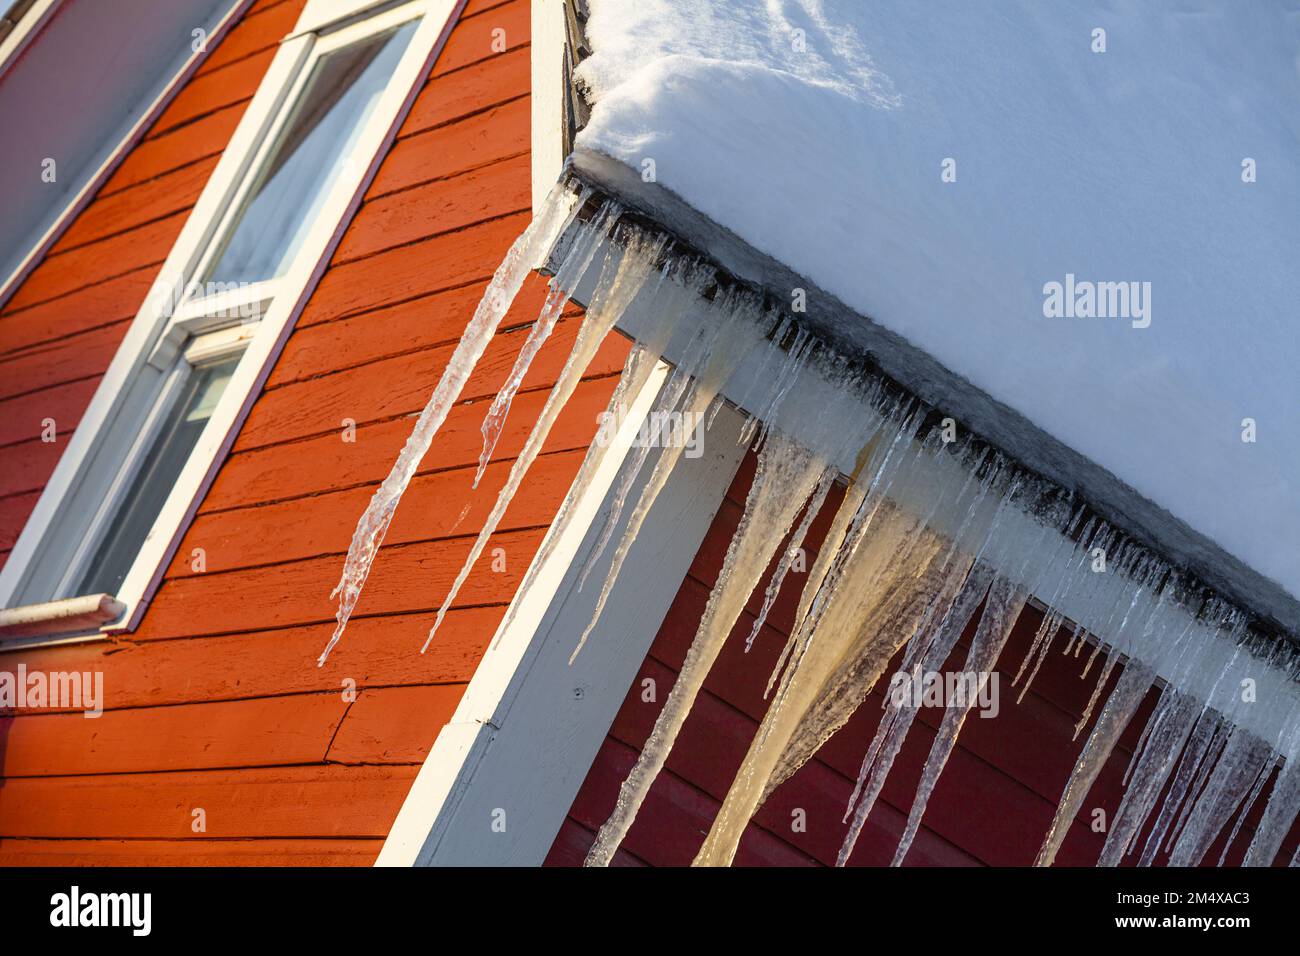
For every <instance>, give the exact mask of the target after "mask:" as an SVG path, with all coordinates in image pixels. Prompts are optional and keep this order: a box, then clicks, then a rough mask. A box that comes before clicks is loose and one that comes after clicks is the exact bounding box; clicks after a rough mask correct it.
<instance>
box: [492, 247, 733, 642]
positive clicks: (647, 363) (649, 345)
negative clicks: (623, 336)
mask: <svg viewBox="0 0 1300 956" xmlns="http://www.w3.org/2000/svg"><path fill="white" fill-rule="evenodd" d="M667 269H668V267H667V266H665V271H666V270H667ZM710 275H711V273H708V272H707V271H706V270H703V269H702V268H699V267H697V266H695V265H693V264H687V265H686V266H684V267H683V268H681V269H680V270H679V271H678V275H677V278H678V279H679V280H680V281H679V282H672V283H669V285H668V294H667V298H668V302H667V303H666V304H665V309H664V314H665V315H666V316H668V317H669V318H670V319H671V317H673V316H675V315H676V313H677V311H678V310H679V308H681V307H684V303H685V302H686V301H687V300H688V299H689V298H692V297H697V296H698V295H699V293H700V291H701V289H702V288H703V285H704V283H705V282H706V280H707V279H708V278H709V277H710ZM671 328H672V323H671V321H663V322H659V323H657V324H655V325H653V326H651V329H650V332H649V333H648V334H646V335H644V336H643V338H642V339H641V340H640V341H638V342H637V343H636V344H635V345H633V346H632V350H631V351H630V352H629V353H628V356H627V360H626V361H625V362H624V364H623V372H622V374H621V375H620V376H619V380H618V385H616V386H615V388H614V394H613V395H611V396H610V399H609V404H608V405H607V406H606V410H605V414H606V416H607V419H606V420H607V421H608V422H609V423H610V431H611V432H617V431H618V429H619V428H620V427H621V426H622V424H623V422H624V420H625V419H626V417H627V414H628V408H629V403H630V402H631V401H632V400H633V399H634V398H635V397H636V396H637V395H638V394H640V392H641V389H642V388H644V387H645V384H646V382H648V381H649V379H650V374H651V373H652V372H653V371H654V369H655V367H656V364H657V362H658V359H659V356H660V355H661V354H662V353H663V349H664V344H665V343H666V342H667V340H668V336H669V333H670V331H671ZM606 451H607V449H606V448H605V446H604V444H603V443H601V442H599V441H593V442H592V443H591V444H590V445H589V446H588V448H587V453H586V455H584V456H583V459H582V465H581V466H580V467H579V469H578V474H577V476H576V477H575V478H574V480H573V484H572V486H571V487H570V489H569V493H568V494H567V495H565V498H564V501H563V502H562V503H561V505H560V510H559V512H558V513H557V514H556V516H555V519H554V520H553V521H552V522H551V530H550V532H548V533H547V535H546V537H545V538H544V539H543V540H542V544H541V547H540V548H539V549H538V552H537V555H536V556H535V557H534V558H533V562H532V564H530V565H529V566H528V572H527V574H526V575H525V577H524V581H523V583H522V584H521V585H520V587H519V591H518V593H520V594H524V593H527V591H528V589H529V588H530V587H531V586H532V585H533V583H534V582H535V581H536V579H537V576H538V575H539V574H540V573H541V569H542V568H543V567H544V566H545V564H546V561H547V559H549V558H550V556H551V554H552V552H553V551H554V548H555V544H556V542H558V541H559V540H560V539H561V537H562V536H563V533H564V530H565V529H566V528H567V527H568V525H569V522H570V521H571V520H572V515H573V508H574V505H575V503H576V502H577V501H579V500H580V499H581V498H582V495H583V494H584V493H585V491H586V490H587V488H588V486H589V485H590V484H591V481H592V479H593V477H594V476H595V474H596V471H597V469H598V468H599V466H600V464H601V462H602V461H603V460H604V456H605V453H606ZM517 607H518V605H517V604H516V603H513V602H512V603H511V605H510V607H509V609H508V610H507V611H506V617H505V621H504V622H503V623H502V625H501V627H500V628H499V629H498V632H497V633H498V635H500V634H503V633H505V631H506V629H507V628H508V627H509V626H510V624H511V622H513V621H514V618H515V614H516V608H517Z"/></svg>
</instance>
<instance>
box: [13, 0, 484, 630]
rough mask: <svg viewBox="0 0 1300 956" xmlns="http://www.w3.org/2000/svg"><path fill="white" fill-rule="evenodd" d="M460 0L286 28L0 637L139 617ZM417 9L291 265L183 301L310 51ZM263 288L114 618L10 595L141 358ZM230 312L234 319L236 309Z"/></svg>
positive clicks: (126, 624)
mask: <svg viewBox="0 0 1300 956" xmlns="http://www.w3.org/2000/svg"><path fill="white" fill-rule="evenodd" d="M463 5H464V0H389V2H376V0H308V3H307V5H306V7H305V8H304V9H303V12H302V14H301V15H300V17H299V20H298V22H297V24H296V25H295V27H294V29H293V31H292V32H291V33H290V34H289V35H288V36H287V37H285V38H284V40H282V41H281V43H280V48H279V51H278V52H277V53H276V56H275V58H274V59H273V60H272V62H271V64H270V66H269V68H268V70H267V73H266V75H265V76H264V77H263V79H262V82H261V84H260V86H259V87H258V90H257V93H256V94H255V95H254V97H253V100H252V102H251V103H250V104H249V107H248V110H247V111H246V112H245V114H244V116H243V118H242V119H241V121H240V123H239V126H238V128H237V129H236V130H235V133H234V135H233V136H232V137H231V140H230V143H229V144H228V145H227V147H226V150H225V152H224V153H223V154H222V157H221V160H220V162H219V163H218V165H217V168H216V169H215V171H214V172H213V174H212V178H211V179H210V180H209V182H208V184H207V186H206V187H205V188H204V190H203V193H202V194H201V196H200V197H199V200H198V202H197V203H196V204H195V206H194V209H193V210H192V211H191V213H190V216H189V218H188V220H187V221H186V223H185V226H184V228H183V229H182V231H181V234H180V236H179V237H178V238H177V240H176V243H175V244H174V246H173V247H172V250H171V253H170V254H169V255H168V257H167V260H166V262H165V263H164V265H163V267H162V270H161V272H160V273H159V276H158V279H157V281H156V282H155V284H154V288H153V291H152V292H151V294H150V295H149V296H148V297H147V298H146V300H145V303H144V305H143V306H142V307H141V309H140V311H139V313H138V314H137V315H136V317H135V320H134V321H133V323H132V325H131V328H130V330H129V331H128V332H127V334H126V337H125V339H124V340H123V342H122V345H121V346H120V347H119V348H118V351H117V354H116V355H115V356H114V358H113V361H112V364H111V365H110V366H109V368H108V371H107V373H106V374H105V376H104V378H103V380H102V381H101V383H100V385H99V388H98V389H97V390H96V392H95V395H94V398H93V399H92V400H91V403H90V406H89V407H88V408H87V410H86V413H85V414H84V415H83V417H82V419H81V422H80V424H79V425H78V427H77V429H76V430H75V432H74V433H73V436H72V438H71V440H70V441H69V443H68V447H67V449H66V450H65V451H64V453H63V456H62V457H61V458H60V460H59V463H58V465H57V467H56V468H55V470H54V472H53V474H52V475H51V477H50V480H49V482H48V483H47V484H46V486H45V489H44V491H43V492H42V494H41V497H40V499H39V500H38V501H37V504H36V507H35V509H34V511H33V512H32V515H31V517H30V518H29V519H28V521H27V524H26V526H25V527H24V528H23V531H22V534H21V535H20V536H19V538H18V541H17V542H16V543H15V545H14V548H13V551H12V552H11V554H10V557H9V560H8V562H7V563H6V564H5V566H4V568H3V569H0V607H4V608H6V609H7V610H4V611H0V647H2V646H8V645H12V644H14V643H21V644H24V645H26V644H30V643H41V644H44V643H62V642H64V641H67V640H85V639H88V638H92V639H93V638H95V637H99V636H102V635H104V634H107V633H117V632H123V631H130V630H133V629H134V628H135V627H136V626H138V624H139V621H140V618H141V616H142V615H143V613H144V611H145V609H146V607H147V606H148V603H149V600H150V598H151V597H152V595H153V593H154V591H155V590H156V589H157V586H158V584H159V583H160V581H161V578H162V575H163V573H164V571H165V570H166V568H167V566H168V564H169V562H170V560H171V558H172V555H173V554H174V552H175V550H176V547H177V545H178V544H179V542H180V538H181V536H182V534H183V533H184V530H185V528H186V527H187V526H188V524H189V519H190V518H191V517H192V515H193V513H194V511H195V510H196V509H197V507H198V503H199V501H201V499H202V496H203V494H204V493H205V492H206V490H207V487H208V485H209V484H210V483H211V481H212V479H213V478H214V477H215V474H216V470H217V468H218V467H219V463H220V461H221V459H222V457H223V454H224V452H225V451H226V450H227V449H228V448H229V446H230V444H231V443H232V442H233V440H234V437H235V435H236V433H237V431H238V428H239V425H240V424H241V423H242V422H243V419H244V418H245V417H246V415H247V414H248V411H249V409H250V408H251V406H252V403H253V401H254V400H255V399H256V397H257V394H258V393H259V392H260V388H261V385H262V383H263V382H264V381H265V380H266V377H267V376H268V375H269V374H270V370H271V368H272V366H273V365H274V362H275V359H276V357H277V356H278V355H279V352H280V350H281V349H282V348H283V345H284V342H285V340H286V339H287V337H288V335H289V332H290V331H291V330H292V327H293V323H294V321H295V320H296V318H297V316H298V314H299V313H300V312H301V310H302V308H303V306H304V305H305V304H306V300H307V298H308V297H309V296H310V293H311V291H312V289H313V288H314V287H315V285H316V282H317V280H318V279H319V278H320V275H321V274H322V273H323V271H324V269H325V266H326V264H327V262H328V260H329V257H330V255H331V254H332V253H333V250H334V249H335V247H336V246H337V245H338V242H339V240H340V239H341V238H342V235H343V232H344V229H345V227H346V223H347V222H348V221H349V220H350V218H351V214H352V213H353V212H354V211H355V210H356V208H357V206H359V205H360V202H361V198H362V196H363V195H364V193H365V191H366V189H367V188H368V187H369V184H370V182H371V180H372V179H373V178H374V174H375V172H376V170H377V169H378V167H379V164H380V162H381V161H382V159H383V157H384V155H385V154H386V152H387V147H388V146H389V145H390V144H391V143H392V140H393V138H394V137H395V136H396V133H397V130H398V127H399V126H400V125H401V122H402V120H403V119H404V118H405V116H406V114H407V112H409V110H410V107H411V104H412V103H413V102H414V99H415V97H416V95H417V94H418V92H419V89H420V87H421V86H422V81H423V80H424V78H425V77H427V75H428V73H429V70H430V69H431V68H432V66H433V62H434V60H435V59H436V58H437V56H438V53H439V52H440V51H441V49H442V46H443V44H444V43H445V42H446V38H447V36H448V34H449V33H450V31H451V28H452V26H453V24H454V23H455V20H456V18H457V17H458V15H459V13H460V10H461V8H462V7H463ZM416 17H420V18H421V22H420V24H419V26H418V27H417V28H416V30H415V33H414V34H413V35H412V37H411V39H410V41H409V43H408V46H407V48H406V50H405V52H404V53H403V56H402V58H401V60H400V61H399V62H398V64H397V67H396V68H395V70H394V71H393V74H392V77H391V79H390V80H389V83H388V85H387V88H386V89H385V91H384V92H383V94H382V95H381V97H380V99H379V102H378V103H377V104H376V106H375V108H374V110H373V112H372V114H371V116H370V117H369V118H368V119H367V121H366V123H365V125H364V126H363V127H362V129H361V132H360V134H359V135H358V137H357V140H356V145H355V146H354V148H353V151H352V155H351V156H350V157H349V158H348V160H347V161H345V163H344V166H343V170H342V172H341V174H340V175H339V177H338V179H337V181H336V182H335V183H334V185H333V186H332V187H331V189H330V190H329V192H328V193H327V195H326V198H325V200H324V202H323V203H322V205H321V209H320V212H319V214H318V215H317V216H316V217H315V220H314V225H313V226H312V228H311V229H310V231H309V232H308V234H307V236H306V238H305V240H304V242H303V244H302V247H301V248H300V249H299V251H298V253H297V254H296V256H295V257H294V259H293V260H292V263H291V264H290V265H289V267H288V268H287V270H286V271H285V272H284V274H283V275H282V276H280V277H278V278H277V279H274V280H271V281H270V282H269V283H258V284H256V286H253V287H251V288H249V289H247V290H237V291H235V292H232V293H226V294H224V295H223V296H217V297H211V298H209V299H207V300H205V301H203V302H202V303H198V302H187V301H185V300H184V299H183V298H181V297H179V296H176V295H173V292H172V290H183V289H185V287H186V283H187V282H190V281H191V280H192V279H195V278H197V277H198V275H199V274H200V273H199V272H198V270H199V268H200V267H201V266H203V265H204V261H203V260H204V258H205V257H206V256H207V255H208V252H209V249H210V247H211V246H212V244H213V243H212V240H213V237H214V236H215V235H217V234H218V230H219V229H221V228H223V227H224V226H225V225H226V224H227V220H228V218H229V215H230V213H231V210H232V209H236V208H238V206H237V204H238V202H239V200H240V199H241V198H242V195H243V192H244V191H245V190H246V189H247V188H248V185H249V183H251V182H252V181H253V179H254V176H253V175H252V174H251V171H252V170H254V169H256V163H257V162H258V161H260V160H261V158H262V157H263V155H264V153H265V151H266V149H268V148H269V144H270V143H271V142H273V141H274V136H275V133H276V131H277V129H278V127H279V125H280V124H281V123H283V122H284V119H285V116H286V115H287V113H288V112H289V110H288V108H287V107H288V106H289V105H290V104H292V102H293V97H294V96H295V95H296V94H297V92H298V90H299V89H300V88H301V86H302V84H303V83H305V82H306V78H307V76H308V74H309V72H310V68H311V66H312V65H313V64H314V62H315V60H316V58H317V57H318V56H320V55H321V54H323V53H326V52H328V51H329V50H330V49H333V48H336V47H337V46H340V45H342V44H343V43H346V42H352V41H353V40H356V39H359V38H360V37H362V36H364V35H366V34H369V33H371V32H381V31H383V30H385V29H388V28H390V27H393V26H396V25H398V24H400V23H404V22H407V21H409V20H411V19H414V18H416ZM268 296H269V297H270V301H269V304H265V309H264V311H260V313H259V314H258V320H257V321H256V322H253V323H241V324H242V325H244V326H245V328H244V330H243V331H244V332H245V333H251V334H247V335H246V338H247V346H246V348H245V350H244V357H243V360H242V361H241V362H240V364H239V366H238V368H237V369H236V371H235V374H234V376H233V377H232V379H231V381H230V383H229V384H228V386H227V387H226V391H225V393H224V394H223V396H222V398H221V400H220V401H219V402H218V404H217V407H216V409H215V410H214V412H213V415H212V417H211V419H210V420H209V422H208V424H207V426H206V427H205V429H204V431H203V433H202V435H201V436H200V437H199V440H198V442H197V444H196V445H195V447H194V450H193V452H192V453H191V455H190V457H189V460H188V461H187V462H186V464H185V467H184V468H183V470H182V471H181V474H180V476H179V478H178V479H177V482H176V484H175V486H174V487H173V489H172V492H171V494H170V495H169V496H168V498H167V501H166V502H165V504H164V505H163V507H162V509H161V511H160V512H159V515H158V518H157V520H156V521H155V523H154V526H153V528H152V530H151V531H150V533H149V536H148V537H147V538H146V540H145V543H144V545H143V546H142V548H141V551H140V554H139V555H138V556H137V558H136V561H135V563H134V565H133V566H132V568H131V570H130V572H129V573H128V575H127V577H126V579H125V581H124V582H123V584H122V587H121V588H119V589H118V590H119V593H118V594H116V595H111V596H108V597H110V598H114V599H115V600H116V603H113V602H102V601H101V602H98V606H101V607H103V606H113V607H117V606H121V607H122V608H123V609H122V611H121V613H120V614H119V615H118V616H117V617H116V618H115V619H114V620H112V621H109V622H107V623H102V622H101V621H94V620H89V621H87V620H85V619H82V618H78V617H77V616H76V615H72V616H71V617H69V616H68V614H67V612H66V608H65V607H62V606H63V605H67V604H69V603H77V602H80V603H85V598H86V596H82V595H74V596H70V597H68V598H65V599H59V600H55V601H52V602H48V603H44V604H42V605H40V606H41V607H43V608H45V609H47V610H46V611H43V612H41V614H40V615H38V616H39V617H41V618H42V621H36V622H33V621H32V620H31V618H32V616H33V614H34V613H35V610H34V609H35V607H36V606H37V605H36V603H35V600H36V599H33V601H32V602H31V603H29V604H26V605H24V606H21V607H13V604H14V603H15V598H16V596H17V595H19V594H21V592H22V589H23V588H24V587H25V586H26V584H27V582H28V581H30V580H31V579H32V577H33V574H34V572H35V571H36V570H37V569H38V568H39V567H48V565H38V564H36V563H35V562H37V561H41V562H45V561H50V560H56V561H57V560H60V558H57V557H54V558H52V557H50V554H51V553H52V552H50V551H49V549H48V547H47V545H52V544H53V543H54V542H53V541H52V534H53V533H54V532H55V531H57V530H58V529H59V528H60V527H65V528H66V527H67V522H66V521H61V520H60V518H61V512H62V509H63V505H64V503H65V501H71V500H72V496H73V495H74V494H78V493H79V492H80V491H81V487H82V485H81V483H82V480H83V479H84V478H85V477H86V474H87V471H88V469H89V466H90V465H91V464H92V463H93V460H94V458H95V456H96V455H97V454H98V453H100V452H102V451H103V450H104V449H105V443H104V440H103V439H104V438H105V436H108V435H109V434H110V429H112V428H113V427H114V424H115V422H116V421H117V420H118V418H119V417H120V416H121V415H124V414H129V413H131V411H132V409H131V408H130V407H129V406H130V404H131V402H130V399H132V398H134V397H138V396H137V392H138V389H137V388H136V384H137V382H138V380H139V379H138V376H139V375H140V374H141V373H142V372H147V367H152V369H153V370H154V371H155V372H158V371H160V370H162V369H168V370H169V369H171V368H172V367H173V366H174V363H175V360H176V356H177V355H178V353H179V350H180V349H181V348H182V346H183V345H184V344H185V343H186V342H187V341H188V340H189V338H190V337H191V336H193V335H195V334H199V333H202V332H206V331H209V330H211V329H212V328H213V327H214V326H215V327H220V325H221V321H220V320H218V321H217V322H215V323H214V322H213V321H211V320H210V318H209V317H210V316H211V314H212V311H213V309H214V308H216V307H224V308H225V309H231V308H238V307H240V306H242V305H247V304H248V303H250V302H253V301H256V302H260V303H266V299H267V297H268ZM177 299H181V301H180V302H178V301H176V300H177ZM230 314H231V313H230V312H227V313H226V315H227V316H229V315H230ZM225 324H226V325H227V326H229V325H231V323H230V321H229V319H228V318H227V319H226V320H225ZM237 334H239V333H237ZM53 553H57V552H53ZM64 555H65V556H66V552H64ZM54 617H61V618H62V619H63V620H65V621H66V622H68V623H67V624H66V627H67V628H68V630H66V631H65V632H63V633H61V634H59V635H56V636H53V637H51V636H50V635H49V634H48V633H41V632H42V631H43V630H44V631H48V628H49V623H48V621H49V619H52V618H54ZM17 622H21V623H17ZM27 635H32V636H30V637H28V636H27ZM15 638H16V639H17V640H14V639H15Z"/></svg>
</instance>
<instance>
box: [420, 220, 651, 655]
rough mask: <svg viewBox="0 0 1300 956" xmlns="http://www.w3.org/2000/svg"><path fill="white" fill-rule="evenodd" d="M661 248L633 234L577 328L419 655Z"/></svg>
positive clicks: (647, 274) (428, 642)
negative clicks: (565, 356)
mask: <svg viewBox="0 0 1300 956" xmlns="http://www.w3.org/2000/svg"><path fill="white" fill-rule="evenodd" d="M661 248H662V240H660V241H647V240H645V238H644V237H643V236H641V235H640V234H637V235H635V236H633V238H632V240H631V241H630V242H629V244H628V248H627V249H626V250H625V252H624V255H623V258H622V260H621V261H620V263H619V266H618V269H617V271H616V273H615V275H614V277H613V279H612V281H611V282H610V283H609V285H608V287H607V289H605V290H604V291H603V294H599V295H597V296H593V297H592V302H591V307H590V308H589V309H588V310H587V314H586V316H585V318H584V320H583V322H582V325H581V326H580V327H579V330H578V336H577V339H576V340H575V342H574V343H573V351H572V352H571V353H570V354H569V358H568V360H567V361H566V362H565V363H564V368H563V369H561V371H560V375H559V378H558V379H557V380H556V383H555V385H554V387H553V388H552V389H551V393H550V395H548V396H547V399H546V404H545V405H544V406H542V411H541V414H540V415H539V416H538V418H537V422H536V424H535V425H534V426H533V430H532V432H531V433H530V434H529V436H528V440H527V441H526V442H525V443H524V447H523V450H522V451H521V452H520V453H519V457H518V458H516V459H515V463H514V465H513V466H512V467H511V469H510V475H509V477H508V478H507V479H506V483H505V485H504V486H503V487H502V489H501V492H500V493H499V494H498V495H497V500H496V504H494V505H493V507H492V512H491V513H490V514H489V515H488V517H487V520H486V521H485V522H484V524H483V528H482V530H480V531H479V535H478V538H477V539H476V540H475V542H474V545H473V547H472V548H470V553H469V556H468V557H467V558H466V559H465V563H464V564H463V565H462V566H461V569H460V573H459V574H457V575H456V580H455V581H453V582H452V585H451V589H450V590H449V591H448V592H447V596H446V597H445V598H444V599H443V602H442V606H441V607H440V608H438V615H437V617H436V618H434V622H433V627H431V628H430V629H429V636H428V638H427V639H426V640H425V642H424V646H423V647H422V648H421V649H420V652H421V653H424V651H426V650H428V647H429V644H430V642H432V640H433V638H434V635H435V634H437V632H438V628H439V626H441V624H442V621H443V618H445V617H446V615H447V611H448V609H450V607H451V603H452V601H454V600H455V598H456V595H457V594H458V593H459V592H460V589H461V586H462V585H463V584H464V583H465V580H466V578H468V577H469V573H470V571H471V570H472V569H473V567H474V564H475V562H476V561H478V558H479V555H481V554H482V553H483V549H484V548H485V547H487V542H488V539H489V538H490V537H491V535H492V534H493V533H494V532H495V531H496V529H497V525H498V524H500V522H501V519H502V517H503V516H504V515H505V512H506V509H507V508H508V507H509V506H510V502H511V501H512V500H513V498H514V495H515V492H516V491H517V490H518V488H519V484H520V482H522V481H523V478H524V475H525V474H527V472H528V469H529V467H531V465H532V463H533V461H534V460H535V459H536V458H537V455H538V453H540V452H541V450H542V445H543V444H544V443H545V442H546V438H547V436H548V435H549V434H550V433H551V427H552V426H553V425H554V424H555V420H556V419H557V418H558V417H559V415H560V412H561V411H562V410H563V408H564V405H565V403H566V402H568V400H569V396H570V395H572V394H573V391H574V389H576V388H577V387H578V382H579V380H580V379H581V378H582V373H583V372H584V371H585V370H586V368H587V365H588V363H590V361H591V359H592V357H593V356H595V354H596V350H597V349H599V348H600V345H601V343H602V342H604V340H605V335H606V333H608V332H609V330H610V328H611V327H612V326H613V324H614V322H615V321H616V320H617V319H618V317H619V316H620V315H622V313H623V310H624V309H625V308H626V307H627V304H628V302H630V301H631V299H632V297H633V296H634V295H636V293H637V290H638V289H640V287H641V284H642V283H643V282H645V280H646V278H647V277H648V276H649V274H650V272H651V270H652V269H653V268H654V259H655V257H656V256H657V254H658V252H659V251H660V249H661Z"/></svg>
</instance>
